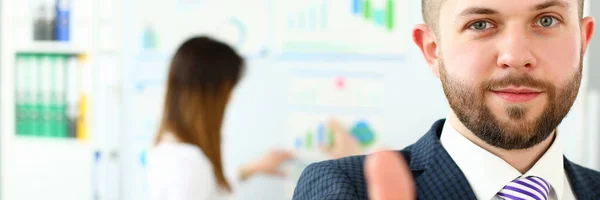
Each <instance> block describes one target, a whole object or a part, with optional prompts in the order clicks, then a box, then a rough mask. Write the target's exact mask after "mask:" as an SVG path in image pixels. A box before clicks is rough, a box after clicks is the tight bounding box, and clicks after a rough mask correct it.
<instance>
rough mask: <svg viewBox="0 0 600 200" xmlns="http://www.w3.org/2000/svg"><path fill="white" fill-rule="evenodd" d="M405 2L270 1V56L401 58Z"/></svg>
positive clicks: (406, 36)
mask: <svg viewBox="0 0 600 200" xmlns="http://www.w3.org/2000/svg"><path fill="white" fill-rule="evenodd" d="M407 3H408V1H394V0H339V1H328V0H294V1H275V2H274V15H275V17H274V21H275V29H274V31H275V33H274V34H273V35H274V36H275V37H276V38H275V40H274V41H275V47H274V51H275V52H276V54H280V55H307V54H311V55H320V56H322V55H331V54H334V55H340V54H344V55H347V54H351V55H369V56H390V55H391V56H393V55H395V56H398V55H403V54H404V52H406V49H407V48H406V46H408V44H409V43H408V42H409V40H408V39H410V35H409V32H410V31H408V28H409V26H408V25H407V21H406V20H407V19H408V17H406V16H405V15H406V14H407V13H408V12H407V11H404V9H406V8H407V6H406V4H407Z"/></svg>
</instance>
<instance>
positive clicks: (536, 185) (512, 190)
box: [498, 176, 550, 200]
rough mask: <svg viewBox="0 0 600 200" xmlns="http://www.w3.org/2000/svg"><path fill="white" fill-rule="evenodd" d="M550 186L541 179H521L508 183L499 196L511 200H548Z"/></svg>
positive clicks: (532, 177)
mask: <svg viewBox="0 0 600 200" xmlns="http://www.w3.org/2000/svg"><path fill="white" fill-rule="evenodd" d="M549 193H550V184H548V182H547V181H545V180H544V179H542V178H540V177H536V176H528V177H519V178H518V179H515V180H513V181H512V182H510V183H508V184H507V185H506V186H504V188H502V190H500V192H498V196H499V197H501V198H503V199H510V200H548V194H549Z"/></svg>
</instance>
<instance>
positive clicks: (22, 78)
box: [15, 55, 29, 135]
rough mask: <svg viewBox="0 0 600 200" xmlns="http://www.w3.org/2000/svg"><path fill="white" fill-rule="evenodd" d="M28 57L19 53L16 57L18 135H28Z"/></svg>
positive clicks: (16, 117)
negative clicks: (26, 97)
mask: <svg viewBox="0 0 600 200" xmlns="http://www.w3.org/2000/svg"><path fill="white" fill-rule="evenodd" d="M26 60H27V57H26V56H23V55H17V57H16V59H15V77H16V80H15V82H16V83H15V87H16V88H15V104H16V106H15V120H16V123H15V129H16V133H17V135H27V134H29V133H28V132H27V127H26V126H27V122H26V119H27V117H26V115H27V107H26V99H25V93H26V90H27V88H26V86H27V84H26V81H27V79H26V75H27V74H26V71H25V70H26V62H25V61H26Z"/></svg>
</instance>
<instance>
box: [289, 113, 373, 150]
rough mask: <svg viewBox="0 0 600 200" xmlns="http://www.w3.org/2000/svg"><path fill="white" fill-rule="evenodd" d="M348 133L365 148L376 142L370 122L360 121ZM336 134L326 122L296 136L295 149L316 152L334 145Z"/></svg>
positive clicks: (349, 128)
mask: <svg viewBox="0 0 600 200" xmlns="http://www.w3.org/2000/svg"><path fill="white" fill-rule="evenodd" d="M348 131H349V133H350V134H352V136H353V137H354V138H355V139H356V140H357V141H358V142H359V143H360V145H361V146H362V147H363V148H369V147H371V146H372V145H373V144H374V143H375V141H376V132H375V131H374V129H373V128H372V127H371V125H370V124H369V122H368V121H366V120H358V121H356V122H355V123H354V124H353V125H352V126H351V127H348ZM334 137H335V136H334V134H333V132H332V131H331V129H329V127H327V125H326V124H325V123H324V122H321V123H318V124H317V125H316V126H314V127H312V128H309V129H308V130H306V132H304V133H303V134H300V135H298V136H296V141H295V148H296V149H297V150H316V149H318V148H319V147H322V146H330V145H333V141H334Z"/></svg>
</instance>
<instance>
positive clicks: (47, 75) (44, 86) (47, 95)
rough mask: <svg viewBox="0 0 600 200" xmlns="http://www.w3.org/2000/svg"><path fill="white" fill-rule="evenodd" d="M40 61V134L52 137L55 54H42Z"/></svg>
mask: <svg viewBox="0 0 600 200" xmlns="http://www.w3.org/2000/svg"><path fill="white" fill-rule="evenodd" d="M40 59H41V61H40V66H39V68H40V72H39V74H40V78H41V79H40V83H39V84H40V88H39V92H38V93H39V95H40V99H38V100H39V101H38V106H39V113H40V115H41V117H40V118H39V126H40V133H39V136H42V137H50V136H52V112H51V103H52V102H51V101H52V96H51V95H52V94H51V90H52V80H51V78H52V73H51V72H52V67H53V66H52V65H53V61H54V60H53V56H52V55H42V56H41V58H40Z"/></svg>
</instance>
